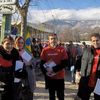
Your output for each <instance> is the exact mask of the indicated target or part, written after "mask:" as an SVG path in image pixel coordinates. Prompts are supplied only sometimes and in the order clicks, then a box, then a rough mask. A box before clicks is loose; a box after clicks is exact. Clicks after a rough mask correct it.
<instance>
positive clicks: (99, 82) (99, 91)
mask: <svg viewBox="0 0 100 100" xmlns="http://www.w3.org/2000/svg"><path fill="white" fill-rule="evenodd" d="M94 93H96V94H98V95H100V79H97V83H96V86H95V89H94Z"/></svg>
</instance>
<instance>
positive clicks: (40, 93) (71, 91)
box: [34, 71, 78, 100]
mask: <svg viewBox="0 0 100 100" xmlns="http://www.w3.org/2000/svg"><path fill="white" fill-rule="evenodd" d="M36 77H37V81H36V89H35V92H34V100H49V99H48V97H49V95H48V90H45V86H44V85H45V82H44V77H43V75H42V74H41V75H37V76H36ZM77 88H78V85H77V84H72V83H71V75H70V72H69V71H66V76H65V100H74V98H75V96H76V93H77Z"/></svg>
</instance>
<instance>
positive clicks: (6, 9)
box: [0, 5, 16, 14]
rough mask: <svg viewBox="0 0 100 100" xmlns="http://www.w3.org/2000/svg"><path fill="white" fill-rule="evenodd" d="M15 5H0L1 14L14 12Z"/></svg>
mask: <svg viewBox="0 0 100 100" xmlns="http://www.w3.org/2000/svg"><path fill="white" fill-rule="evenodd" d="M15 11H16V6H15V5H0V13H2V14H12V13H15Z"/></svg>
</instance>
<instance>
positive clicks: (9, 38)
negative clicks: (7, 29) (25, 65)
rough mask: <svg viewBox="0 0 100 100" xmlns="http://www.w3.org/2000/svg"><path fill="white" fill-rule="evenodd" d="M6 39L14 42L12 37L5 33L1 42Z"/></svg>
mask: <svg viewBox="0 0 100 100" xmlns="http://www.w3.org/2000/svg"><path fill="white" fill-rule="evenodd" d="M6 41H10V42H12V43H14V39H13V38H12V37H11V36H10V35H6V36H5V37H4V39H3V40H2V44H4V43H5V42H6Z"/></svg>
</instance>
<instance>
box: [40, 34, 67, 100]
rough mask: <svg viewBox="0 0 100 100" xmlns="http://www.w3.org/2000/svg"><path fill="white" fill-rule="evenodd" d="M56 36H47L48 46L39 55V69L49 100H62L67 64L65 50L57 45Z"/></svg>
mask: <svg viewBox="0 0 100 100" xmlns="http://www.w3.org/2000/svg"><path fill="white" fill-rule="evenodd" d="M57 40H58V38H57V35H56V34H53V35H50V36H49V45H48V47H45V48H44V49H43V50H42V53H41V69H42V72H43V74H44V76H45V83H46V88H47V89H48V90H49V100H55V92H56V93H57V98H58V100H64V76H65V67H66V63H67V61H66V60H67V59H68V56H67V53H66V50H65V49H64V48H63V47H61V46H58V45H57Z"/></svg>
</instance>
